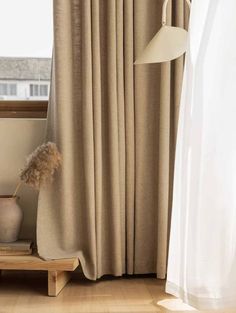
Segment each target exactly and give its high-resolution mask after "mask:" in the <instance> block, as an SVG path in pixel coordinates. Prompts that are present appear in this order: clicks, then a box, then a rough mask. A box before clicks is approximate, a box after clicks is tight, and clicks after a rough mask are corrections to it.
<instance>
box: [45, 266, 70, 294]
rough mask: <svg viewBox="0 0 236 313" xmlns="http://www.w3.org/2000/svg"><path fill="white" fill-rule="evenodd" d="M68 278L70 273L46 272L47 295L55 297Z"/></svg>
mask: <svg viewBox="0 0 236 313" xmlns="http://www.w3.org/2000/svg"><path fill="white" fill-rule="evenodd" d="M70 277H71V273H70V272H64V271H48V295H49V296H51V297H56V296H57V295H58V294H59V292H60V291H61V290H62V289H63V288H64V287H65V285H66V284H67V282H68V281H69V280H70Z"/></svg>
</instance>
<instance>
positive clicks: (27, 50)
mask: <svg viewBox="0 0 236 313" xmlns="http://www.w3.org/2000/svg"><path fill="white" fill-rule="evenodd" d="M12 8H14V10H13V9H12ZM52 8H53V0H20V1H19V0H7V1H5V0H0V38H1V45H0V117H6V115H7V116H8V115H9V117H18V116H20V117H22V114H23V113H22V112H27V111H28V110H29V111H30V114H26V115H25V116H26V117H29V116H32V117H34V109H35V110H36V114H35V116H36V117H38V116H39V115H40V114H39V110H40V108H42V110H43V111H42V112H41V113H42V114H41V116H45V115H46V110H45V108H47V106H46V103H47V101H48V96H49V90H50V79H51V77H50V76H51V55H52V42H53V12H52V11H53V9H52ZM26 102H27V103H26ZM21 109H22V112H21V114H18V113H17V112H18V111H20V110H21ZM6 111H7V112H8V113H7V114H6ZM24 114H25V113H24Z"/></svg>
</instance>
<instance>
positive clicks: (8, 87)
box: [0, 83, 17, 96]
mask: <svg viewBox="0 0 236 313" xmlns="http://www.w3.org/2000/svg"><path fill="white" fill-rule="evenodd" d="M16 95H17V86H16V84H7V83H0V96H16Z"/></svg>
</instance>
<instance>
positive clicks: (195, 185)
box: [166, 0, 236, 309]
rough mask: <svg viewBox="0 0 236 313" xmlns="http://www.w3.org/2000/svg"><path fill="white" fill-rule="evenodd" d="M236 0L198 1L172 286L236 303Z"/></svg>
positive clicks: (207, 302)
mask: <svg viewBox="0 0 236 313" xmlns="http://www.w3.org/2000/svg"><path fill="white" fill-rule="evenodd" d="M235 12H236V1H235V0H227V1H226V0H194V1H193V5H192V13H191V19H190V40H189V48H188V52H187V56H186V68H185V78H184V85H183V92H182V103H181V110H180V121H179V130H178V139H177V151H176V165H175V182H174V199H173V210H172V223H171V236H170V248H169V262H168V275H167V276H168V277H167V286H166V290H167V292H168V293H171V294H174V295H175V296H177V297H180V298H182V299H183V300H184V301H185V302H187V303H188V304H190V305H192V306H195V307H197V308H199V309H220V308H225V307H235V308H236V40H235V38H236V17H235Z"/></svg>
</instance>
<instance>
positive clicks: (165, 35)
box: [134, 25, 188, 64]
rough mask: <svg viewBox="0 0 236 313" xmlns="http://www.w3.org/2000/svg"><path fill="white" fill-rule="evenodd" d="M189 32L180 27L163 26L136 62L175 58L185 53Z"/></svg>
mask: <svg viewBox="0 0 236 313" xmlns="http://www.w3.org/2000/svg"><path fill="white" fill-rule="evenodd" d="M187 38H188V32H187V31H186V30H185V29H183V28H180V27H173V26H166V25H164V26H162V27H161V29H160V30H159V32H158V33H157V34H156V35H155V36H154V37H153V39H152V40H151V41H150V42H149V44H148V46H147V47H146V48H145V49H144V51H143V53H142V54H141V55H140V57H139V58H138V59H137V60H136V61H135V63H134V64H145V63H159V62H167V61H171V60H174V59H176V58H178V57H180V56H181V55H182V54H184V53H185V51H186V48H187Z"/></svg>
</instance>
